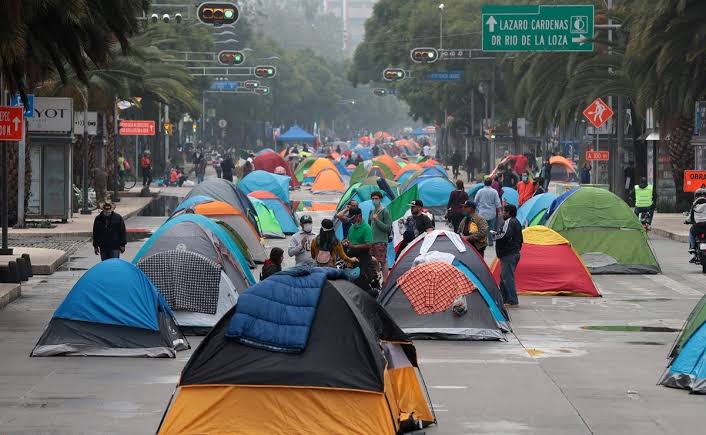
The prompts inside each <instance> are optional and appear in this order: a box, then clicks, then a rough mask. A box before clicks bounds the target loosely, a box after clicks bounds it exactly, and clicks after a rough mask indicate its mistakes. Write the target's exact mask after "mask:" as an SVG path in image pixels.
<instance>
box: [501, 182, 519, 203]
mask: <svg viewBox="0 0 706 435" xmlns="http://www.w3.org/2000/svg"><path fill="white" fill-rule="evenodd" d="M500 199H502V200H503V201H505V202H506V203H508V204H512V205H514V206H515V207H518V206H519V205H520V194H519V193H517V190H515V189H513V188H512V187H503V197H502V198H500Z"/></svg>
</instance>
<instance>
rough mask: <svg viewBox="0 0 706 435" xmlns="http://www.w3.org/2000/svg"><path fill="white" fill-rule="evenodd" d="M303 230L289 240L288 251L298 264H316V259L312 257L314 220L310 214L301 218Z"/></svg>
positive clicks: (300, 222)
mask: <svg viewBox="0 0 706 435" xmlns="http://www.w3.org/2000/svg"><path fill="white" fill-rule="evenodd" d="M299 224H300V225H301V228H302V229H301V230H300V231H299V232H298V233H296V234H294V235H293V236H292V238H291V239H290V240H289V246H288V248H287V253H288V254H289V256H290V257H294V261H295V263H296V266H314V265H315V263H314V259H313V258H311V241H312V240H314V237H316V236H314V233H312V230H313V227H314V220H313V219H312V218H311V216H309V215H308V214H305V215H304V216H302V217H301V218H300V219H299Z"/></svg>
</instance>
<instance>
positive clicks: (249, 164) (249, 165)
mask: <svg viewBox="0 0 706 435" xmlns="http://www.w3.org/2000/svg"><path fill="white" fill-rule="evenodd" d="M253 158H254V154H250V156H248V158H247V159H246V160H245V163H244V164H243V178H245V177H247V176H248V174H249V173H251V172H252V171H254V170H255V166H253Z"/></svg>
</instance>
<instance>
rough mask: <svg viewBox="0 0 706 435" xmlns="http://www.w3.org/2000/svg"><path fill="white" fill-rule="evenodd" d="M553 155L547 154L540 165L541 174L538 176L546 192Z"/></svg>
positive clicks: (549, 181)
mask: <svg viewBox="0 0 706 435" xmlns="http://www.w3.org/2000/svg"><path fill="white" fill-rule="evenodd" d="M553 155H554V153H551V154H547V158H546V160H545V161H544V164H543V165H542V171H541V172H542V173H541V174H540V175H541V176H542V178H543V179H544V190H545V191H548V190H549V183H551V181H552V163H551V159H552V156H553ZM589 181H590V180H589Z"/></svg>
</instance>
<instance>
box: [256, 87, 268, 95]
mask: <svg viewBox="0 0 706 435" xmlns="http://www.w3.org/2000/svg"><path fill="white" fill-rule="evenodd" d="M255 93H256V94H257V95H270V88H269V87H268V86H261V87H258V88H255Z"/></svg>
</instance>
